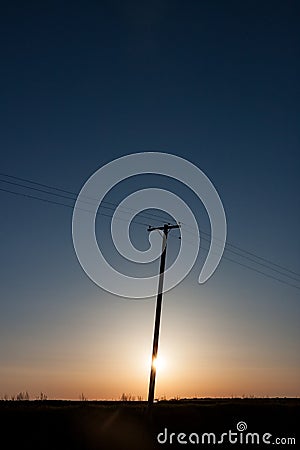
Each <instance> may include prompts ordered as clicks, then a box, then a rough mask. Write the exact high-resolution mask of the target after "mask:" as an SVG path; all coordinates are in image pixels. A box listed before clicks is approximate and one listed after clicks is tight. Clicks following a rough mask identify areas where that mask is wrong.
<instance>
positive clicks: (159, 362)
mask: <svg viewBox="0 0 300 450" xmlns="http://www.w3.org/2000/svg"><path fill="white" fill-rule="evenodd" d="M152 366H153V367H154V369H155V370H156V371H157V370H161V369H163V368H164V367H165V360H164V358H163V357H162V356H157V357H156V358H154V359H153V361H152Z"/></svg>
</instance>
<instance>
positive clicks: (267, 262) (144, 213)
mask: <svg viewBox="0 0 300 450" xmlns="http://www.w3.org/2000/svg"><path fill="white" fill-rule="evenodd" d="M0 175H1V176H5V177H7V178H11V179H14V180H19V181H24V182H26V183H31V184H34V185H36V186H41V187H45V188H47V189H53V190H57V191H59V192H64V193H66V194H69V195H72V196H75V199H76V198H77V195H78V194H77V193H75V192H72V191H68V190H66V189H62V188H58V187H55V186H51V185H48V184H43V183H39V182H36V181H33V180H29V179H26V178H21V177H16V176H14V175H9V174H5V173H0ZM0 181H2V182H4V183H9V184H13V185H16V186H19V187H24V188H27V189H31V190H35V191H39V192H42V193H45V194H50V195H55V196H61V197H62V198H66V199H68V200H75V199H72V198H70V197H66V196H62V195H60V194H57V193H53V192H49V191H44V190H42V189H38V188H33V187H31V186H26V185H22V184H19V183H13V182H10V181H7V180H0ZM87 198H89V197H87ZM89 199H90V200H95V201H96V199H92V198H89ZM81 201H82V202H84V203H87V204H89V203H90V202H88V201H84V200H81ZM103 203H104V204H107V205H111V206H105V205H103ZM90 204H94V203H90ZM116 206H118V204H117V203H113V202H109V201H106V200H104V201H102V202H101V206H100V207H102V208H105V209H109V210H114V209H115V207H116ZM121 209H122V210H123V211H124V212H126V213H127V211H126V210H125V209H128V210H131V211H136V212H137V213H138V210H135V209H133V208H124V207H123V208H121ZM127 214H128V213H127ZM139 216H140V217H143V218H145V219H152V220H154V218H155V219H156V218H157V219H159V220H164V221H165V220H166V217H165V216H162V215H160V214H154V213H147V212H143V213H140V214H139ZM181 225H183V226H184V227H188V228H190V229H191V228H192V227H191V226H190V225H189V224H187V223H185V222H182V223H181ZM186 231H187V232H188V233H190V234H192V235H195V233H192V232H191V231H189V230H186ZM201 233H202V234H204V235H207V236H209V237H210V233H207V232H205V231H201ZM202 239H204V238H202ZM228 247H232V248H234V249H236V250H238V251H239V252H243V253H246V254H247V255H250V256H252V257H254V258H257V259H259V260H260V261H264V263H266V264H271V265H273V266H274V267H277V268H278V269H282V270H284V271H285V272H289V273H291V274H293V275H296V276H297V277H300V274H299V273H297V272H295V271H293V270H291V269H289V268H287V267H284V266H282V265H280V264H277V263H274V262H273V261H271V260H269V259H267V258H264V257H262V256H260V255H257V254H255V253H253V252H251V251H249V250H245V249H243V248H241V247H239V246H237V245H234V244H232V243H230V242H228V241H227V242H226V250H227V251H230V252H232V253H234V251H233V250H231V249H229V248H228ZM237 255H238V256H241V257H242V258H245V259H249V260H251V259H250V258H249V257H246V256H245V255H243V254H241V255H239V254H238V253H237ZM253 262H254V263H256V264H259V265H261V266H264V264H263V263H260V262H258V261H254V260H253ZM265 266H266V267H267V268H270V269H271V270H273V271H274V272H278V273H280V274H281V272H280V271H277V270H276V269H274V268H272V267H269V266H267V265H265ZM282 275H284V276H287V277H289V278H291V279H294V280H296V279H295V278H294V277H291V276H289V275H287V274H282ZM296 281H297V280H296Z"/></svg>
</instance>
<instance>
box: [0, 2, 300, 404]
mask: <svg viewBox="0 0 300 450" xmlns="http://www.w3.org/2000/svg"><path fill="white" fill-rule="evenodd" d="M299 13H300V6H299V2H297V1H292V0H287V1H285V2H282V1H276V0H273V1H268V0H265V1H243V2H241V1H227V2H224V1H214V0H212V1H178V0H172V1H171V0H169V1H168V0H154V1H151V2H149V1H147V2H146V1H144V0H134V1H121V0H120V1H116V0H107V1H99V2H93V1H85V2H83V1H79V2H68V1H67V2H63V3H62V2H57V1H51V2H48V1H43V2H20V1H14V2H6V4H5V5H2V7H1V16H0V30H1V39H0V49H1V67H0V81H1V83H0V90H1V102H0V124H1V125H0V126H1V133H0V149H1V173H2V175H1V176H0V179H1V181H0V188H1V189H4V190H0V201H1V252H0V258H1V260H0V264H1V275H0V277H1V287H0V289H1V294H0V330H1V339H0V395H4V394H5V393H6V394H8V395H12V394H14V393H16V392H19V391H23V390H28V391H29V393H30V394H31V396H32V397H34V396H35V395H37V394H38V393H39V392H40V391H43V392H45V393H46V394H47V395H48V396H49V397H51V398H78V395H79V394H80V393H81V392H84V394H85V395H86V396H87V397H88V398H89V399H93V398H102V399H106V398H107V399H110V398H119V397H120V395H121V394H122V393H123V392H127V393H129V392H131V393H132V394H134V395H141V396H142V397H144V398H145V397H146V395H147V389H148V376H149V370H150V367H149V357H150V353H151V346H152V333H153V319H154V310H155V299H154V298H150V299H146V300H128V299H124V298H120V297H117V296H114V295H111V294H109V293H107V292H106V291H104V290H102V289H100V288H99V287H98V286H96V285H95V284H94V283H93V282H92V281H91V280H90V279H89V278H88V277H87V276H86V274H85V273H84V272H83V270H82V268H81V266H80V265H79V263H78V260H77V258H76V254H75V252H74V248H73V244H72V234H71V223H72V205H73V204H74V202H73V201H72V200H68V199H66V198H63V197H58V196H57V197H55V196H53V195H49V194H45V193H42V192H40V191H34V190H30V189H28V188H26V187H24V185H26V186H28V187H35V188H38V189H44V190H46V189H45V188H42V187H41V186H38V185H33V184H29V183H25V182H24V181H21V180H18V179H16V178H10V177H7V176H6V175H10V176H14V177H19V178H23V179H28V180H31V181H34V182H37V183H42V184H45V185H49V186H53V187H58V188H61V189H64V190H67V191H70V192H74V193H75V194H77V193H78V192H79V191H80V189H81V187H82V185H83V184H84V182H85V181H86V180H87V179H88V177H89V176H90V175H91V174H92V173H93V172H94V171H95V170H97V169H98V168H99V167H101V166H102V165H103V164H106V163H108V162H109V161H111V160H112V159H115V158H118V157H120V156H123V155H126V154H129V153H136V152H142V151H158V152H168V153H173V154H175V155H178V156H181V157H183V158H186V159H188V160H189V161H191V162H192V163H194V164H195V165H197V166H198V167H200V168H201V169H202V170H203V171H204V172H205V173H206V174H207V175H208V176H209V178H210V179H211V181H212V182H213V183H214V185H215V187H216V189H217V190H218V192H219V194H220V197H221V199H222V202H223V204H224V208H225V211H226V216H227V222H228V242H229V243H231V244H234V245H236V246H238V247H239V248H242V249H245V250H247V251H249V252H251V253H253V254H255V255H259V256H260V257H263V258H266V259H267V260H268V261H272V262H273V263H275V264H277V265H278V266H274V265H272V266H270V264H269V263H267V262H266V261H265V260H261V259H257V258H255V257H252V256H251V255H249V254H246V253H243V255H244V256H248V257H251V258H254V261H250V260H249V259H245V258H243V257H242V256H238V255H237V254H236V253H232V251H230V250H233V251H235V252H237V253H240V254H241V252H240V251H239V250H238V249H236V248H235V247H230V246H227V248H226V251H225V254H224V258H223V259H222V261H221V264H220V266H219V267H218V269H217V271H216V273H215V274H214V275H213V277H212V278H211V279H210V280H209V281H208V282H207V283H205V284H204V285H201V286H200V285H199V284H198V283H197V279H198V274H199V271H200V268H201V264H202V263H203V257H204V255H205V248H207V245H208V244H207V243H205V242H204V244H203V248H202V249H201V252H200V256H199V258H198V260H197V263H196V265H195V267H194V269H193V270H192V271H191V273H190V274H189V276H188V277H187V278H186V279H185V280H184V281H183V282H182V283H181V284H180V285H179V286H178V287H176V288H175V289H173V290H171V291H170V292H168V293H166V295H165V296H164V305H163V314H162V326H161V341H160V348H159V351H160V355H161V357H162V359H163V363H164V364H163V365H162V367H161V368H160V369H159V370H158V376H157V396H163V395H166V396H167V397H174V396H177V395H179V396H201V397H202V396H228V395H237V396H238V395H243V394H245V395H257V396H261V395H269V396H299V395H300V383H299V380H300V357H299V355H300V352H299V342H300V329H299V313H300V303H299V288H300V276H299V275H297V274H299V273H300V264H299V250H300V245H299V244H300V240H299V225H300V223H299V222H300V220H299V219H300V216H299V166H300V164H299V162H300V158H299V117H300V106H299V105H300V102H299V100H300V98H299V97H300V96H299V75H300V73H299V61H300V54H299V53H300V52H299V49H300V45H299V25H300V24H299ZM7 181H9V182H10V183H15V184H9V183H7ZM16 183H18V184H22V185H23V186H17V185H16ZM153 183H155V185H156V186H158V187H163V186H164V183H167V187H168V188H170V189H173V190H174V191H176V192H179V193H180V194H181V195H182V197H183V198H184V200H185V201H186V202H187V203H189V204H190V206H191V209H193V210H194V211H195V214H196V217H197V219H198V221H199V226H200V230H204V231H206V232H209V222H208V219H207V217H206V215H205V212H204V210H203V207H202V206H201V204H198V203H197V199H195V197H194V196H193V195H192V193H191V192H188V190H187V189H185V188H184V187H179V186H178V185H177V184H176V183H173V184H172V183H171V182H170V181H166V180H162V179H157V178H155V177H150V176H146V177H145V178H144V179H139V178H138V177H137V178H135V179H132V180H129V181H128V182H124V185H123V186H122V187H121V186H120V187H119V188H116V190H115V191H113V192H112V193H111V194H110V195H109V198H108V200H110V201H112V202H113V203H118V202H119V201H120V200H122V198H124V196H126V194H128V193H130V192H132V191H134V190H137V189H140V188H141V187H145V186H146V187H147V186H150V185H152V184H153ZM47 190H48V191H49V190H50V189H47ZM7 191H14V192H19V193H20V194H22V195H15V194H12V193H9V192H7ZM53 192H56V193H58V194H62V195H66V194H63V193H62V192H59V191H53ZM23 194H26V195H32V196H36V197H39V198H44V199H48V200H51V201H56V202H59V203H63V204H65V205H69V206H70V207H65V206H61V205H57V204H53V203H47V202H43V201H40V200H37V199H32V198H29V197H25V196H24V195H23ZM73 197H74V198H75V197H76V195H75V196H73ZM110 212H111V211H110V210H106V213H107V214H109V213H110ZM152 213H153V211H152ZM140 220H141V221H142V222H143V221H145V218H144V219H140ZM146 222H147V220H146ZM147 223H148V222H147ZM151 223H152V224H153V225H161V223H160V222H158V221H157V220H152V222H151ZM108 224H109V218H108V217H106V216H101V215H100V217H99V223H98V224H97V233H98V235H97V237H98V240H99V242H101V241H102V242H103V243H104V246H105V245H107V246H109V245H110V244H111V243H110V242H109V240H107V239H108V238H107V236H106V233H108ZM172 233H173V237H174V239H171V238H170V239H169V249H168V251H169V254H168V256H169V259H168V261H170V260H171V259H172V257H173V256H174V252H175V251H176V249H177V247H178V242H179V241H178V239H175V237H176V236H178V232H177V231H174V232H172ZM132 235H133V238H134V239H136V243H137V245H140V246H141V247H143V246H144V247H145V245H146V239H147V237H148V233H147V231H146V226H143V225H140V224H132ZM204 236H207V235H204ZM190 244H191V245H193V236H192V235H191V238H190ZM229 259H230V260H231V261H230V260H229ZM232 260H233V261H232ZM259 263H260V264H259ZM241 264H244V265H247V266H250V267H252V269H254V270H251V269H249V268H246V267H245V266H243V265H241ZM266 266H268V267H266ZM279 266H280V267H279ZM153 267H154V268H155V270H158V263H156V265H155V266H153ZM153 267H152V269H151V270H153ZM270 267H272V268H270ZM284 268H287V269H289V270H290V271H286V270H285V269H284ZM126 270H127V269H126ZM128 270H129V269H128ZM130 270H132V268H131V269H130ZM136 270H139V269H138V268H136ZM276 270H277V271H276ZM257 271H259V272H257ZM291 271H292V272H291ZM260 272H263V273H264V274H265V275H264V274H262V273H260ZM272 277H273V278H272ZM278 279H280V280H282V281H284V283H282V282H280V281H279V280H278Z"/></svg>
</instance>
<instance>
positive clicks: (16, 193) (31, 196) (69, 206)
mask: <svg viewBox="0 0 300 450" xmlns="http://www.w3.org/2000/svg"><path fill="white" fill-rule="evenodd" d="M0 175H1V174H0ZM2 175H5V174H2ZM5 176H9V177H11V178H19V177H13V176H12V175H5ZM21 180H23V181H26V182H30V183H33V184H36V185H41V186H44V187H47V188H48V189H56V190H58V191H64V192H66V193H68V194H71V195H76V194H75V193H72V192H70V191H66V190H63V189H60V188H55V187H51V186H49V185H43V184H42V183H37V182H34V181H30V180H26V179H24V178H22V179H21ZM0 181H4V182H6V183H9V184H13V185H16V186H18V187H22V188H28V189H33V190H35V191H38V192H41V193H46V194H52V195H56V196H58V197H61V198H66V199H68V200H72V201H75V200H76V199H72V198H69V197H66V196H63V195H61V194H56V193H51V192H48V191H45V190H42V189H38V188H32V187H30V186H26V185H25V186H24V185H22V184H20V183H14V182H8V181H7V180H0ZM0 190H1V191H3V192H8V193H10V194H14V195H19V196H23V197H27V198H31V199H35V200H40V201H43V202H46V203H52V204H56V205H60V206H65V207H68V208H72V209H73V208H74V205H69V204H66V203H61V202H56V201H54V200H50V199H45V198H41V197H37V196H33V195H30V194H25V193H21V192H15V191H11V190H8V189H4V188H0ZM87 203H90V202H87ZM109 203H110V204H111V205H114V206H117V204H115V203H112V202H109ZM101 206H102V205H101ZM102 207H104V208H106V209H109V210H113V208H112V207H105V206H102ZM79 209H81V210H83V211H87V212H91V211H89V210H85V209H82V208H79ZM129 209H131V208H129ZM136 211H137V210H136ZM125 212H126V213H128V212H127V211H125ZM137 212H138V211H137ZM99 214H101V215H103V216H105V217H110V218H111V217H112V216H111V215H110V214H105V213H104V212H101V213H100V211H99ZM139 215H140V216H141V217H144V218H146V219H149V217H147V216H145V215H142V214H139ZM149 215H150V216H152V217H162V216H158V215H155V214H150V213H149ZM116 219H117V220H123V221H126V219H123V218H121V217H117V218H116ZM133 220H134V223H135V224H138V225H143V226H148V225H149V223H145V222H140V221H137V220H136V219H135V218H133ZM152 220H153V219H152ZM186 225H187V224H186ZM187 226H188V225H187ZM186 231H187V232H188V233H190V234H191V235H194V233H192V232H190V231H188V230H186ZM202 233H203V234H206V235H208V236H210V234H209V233H206V232H202ZM202 239H203V240H205V241H207V242H210V240H208V239H206V238H204V237H202ZM227 245H230V246H231V247H233V248H237V249H238V250H240V251H244V252H245V253H247V254H250V255H252V256H254V257H255V258H258V259H261V260H265V261H267V262H269V263H270V264H273V265H274V266H277V267H280V268H282V269H283V270H285V271H288V272H291V273H293V274H295V275H298V276H300V275H299V274H297V273H296V272H293V271H291V270H289V269H287V268H285V267H283V266H280V265H278V264H275V263H273V262H271V261H269V260H266V259H265V258H263V257H260V256H258V255H255V254H254V253H252V252H249V251H247V250H243V249H241V248H239V247H237V246H235V245H234V244H230V243H227ZM226 250H227V251H230V252H231V253H233V254H235V255H237V256H240V257H242V258H245V259H248V260H249V261H251V262H253V263H254V264H259V265H261V266H263V267H265V268H267V269H269V270H273V271H275V272H277V273H279V274H280V275H282V276H285V277H288V278H291V279H293V280H295V281H299V280H297V279H296V278H294V277H291V276H290V275H288V274H286V273H282V272H280V271H279V270H277V269H274V268H272V267H269V266H268V265H267V264H264V263H261V262H259V261H255V260H254V259H253V258H250V257H248V256H245V255H242V254H240V253H238V252H235V251H234V250H232V249H229V248H226ZM223 257H224V258H225V255H224V256H223ZM226 259H228V260H230V261H232V262H235V263H236V264H239V265H242V266H244V267H246V268H248V269H250V270H255V271H256V272H258V273H262V274H263V275H266V276H268V277H270V278H274V279H276V280H278V281H281V282H284V281H283V280H281V279H279V278H276V277H274V276H272V275H270V274H266V273H265V272H262V271H259V270H258V269H254V268H253V267H251V266H247V265H245V264H242V263H240V262H238V261H236V260H231V259H230V258H228V257H226ZM284 283H285V284H289V285H291V286H292V287H296V286H295V285H293V284H290V283H288V282H284Z"/></svg>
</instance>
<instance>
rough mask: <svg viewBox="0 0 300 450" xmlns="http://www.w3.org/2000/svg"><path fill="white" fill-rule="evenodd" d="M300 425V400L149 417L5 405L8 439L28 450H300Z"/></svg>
mask: <svg viewBox="0 0 300 450" xmlns="http://www.w3.org/2000/svg"><path fill="white" fill-rule="evenodd" d="M299 419H300V399H288V398H284V399H283V398H275V399H258V398H255V399H186V400H185V399H182V400H177V401H175V400H174V401H163V402H157V403H155V404H154V405H153V407H152V408H151V410H150V411H149V409H148V408H147V404H146V403H144V402H104V401H103V402H97V401H80V402H75V401H57V400H56V401H49V400H47V401H1V402H0V421H1V422H0V423H1V430H2V438H3V439H4V437H5V436H6V437H7V442H8V445H7V448H8V449H24V450H50V449H51V450H59V449H71V450H98V449H103V450H127V449H128V450H129V449H130V450H135V449H138V450H148V449H149V450H151V449H156V448H161V449H163V448H168V449H173V448H174V449H175V448H176V449H177V448H201V449H204V448H220V449H228V448H237V449H242V448H247V449H252V448H253V449H254V448H268V443H271V444H273V445H274V446H275V445H276V449H280V448H294V449H296V448H300V429H299V428H300V427H299V423H300V420H299ZM242 422H244V424H243V423H242ZM238 423H240V424H239V430H238V429H237V424H238ZM245 426H246V427H247V429H244V428H245ZM230 430H231V431H230ZM180 433H182V434H180ZM192 433H193V434H192ZM205 433H212V434H210V435H207V434H205ZM222 433H226V434H223V436H222ZM247 433H249V434H248V436H247ZM158 438H159V439H158ZM197 439H199V443H198V442H197ZM202 439H203V442H202ZM214 439H215V444H213V441H214ZM229 439H230V440H229ZM258 439H259V445H257V440H258ZM293 439H295V442H296V443H295V444H294V441H293ZM158 440H159V441H160V442H159V441H158ZM236 440H237V443H234V441H236ZM246 440H248V443H247V444H246ZM252 440H253V442H255V444H254V443H252ZM264 440H265V441H266V442H264ZM209 442H210V443H209ZM3 448H5V447H3Z"/></svg>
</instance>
